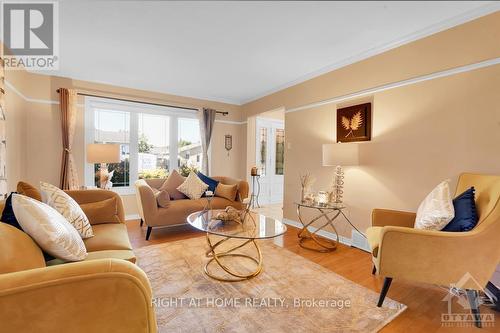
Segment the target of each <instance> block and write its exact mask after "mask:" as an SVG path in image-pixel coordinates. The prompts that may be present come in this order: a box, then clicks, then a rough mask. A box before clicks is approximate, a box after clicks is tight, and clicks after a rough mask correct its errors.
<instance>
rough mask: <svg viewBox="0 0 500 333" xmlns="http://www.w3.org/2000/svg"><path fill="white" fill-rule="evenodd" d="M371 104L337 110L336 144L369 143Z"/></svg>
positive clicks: (370, 134)
mask: <svg viewBox="0 0 500 333" xmlns="http://www.w3.org/2000/svg"><path fill="white" fill-rule="evenodd" d="M371 109H372V108H371V103H365V104H359V105H354V106H349V107H345V108H341V109H337V142H355V141H370V140H371V138H372V123H371V121H372V115H371V112H372V110H371Z"/></svg>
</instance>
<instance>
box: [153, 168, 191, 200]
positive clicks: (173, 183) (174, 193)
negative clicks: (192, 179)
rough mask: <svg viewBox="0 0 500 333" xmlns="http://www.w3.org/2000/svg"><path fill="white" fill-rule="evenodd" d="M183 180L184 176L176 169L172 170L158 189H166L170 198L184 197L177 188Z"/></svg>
mask: <svg viewBox="0 0 500 333" xmlns="http://www.w3.org/2000/svg"><path fill="white" fill-rule="evenodd" d="M185 180H186V178H184V177H182V176H181V174H180V173H178V172H177V170H172V171H171V172H170V174H169V175H168V178H167V180H165V182H164V183H163V185H162V186H161V187H160V188H159V190H160V191H163V190H166V191H167V192H168V193H169V194H170V199H172V200H179V199H186V196H185V195H184V194H183V193H182V192H180V191H178V190H177V188H178V187H179V186H181V185H182V183H184V181H185Z"/></svg>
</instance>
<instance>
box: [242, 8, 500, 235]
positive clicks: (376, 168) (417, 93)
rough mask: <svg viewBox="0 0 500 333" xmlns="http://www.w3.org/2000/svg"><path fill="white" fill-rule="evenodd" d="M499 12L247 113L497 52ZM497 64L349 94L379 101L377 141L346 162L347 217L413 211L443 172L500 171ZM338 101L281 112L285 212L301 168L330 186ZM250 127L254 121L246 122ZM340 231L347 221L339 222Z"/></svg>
mask: <svg viewBox="0 0 500 333" xmlns="http://www.w3.org/2000/svg"><path fill="white" fill-rule="evenodd" d="M498 40H500V12H499V13H495V14H492V15H489V16H486V17H483V18H480V19H478V20H475V21H472V22H469V23H467V24H464V25H461V26H458V27H455V28H453V29H450V30H447V31H444V32H441V33H438V34H435V35H432V36H430V37H427V38H424V39H422V40H419V41H416V42H413V43H411V44H407V45H404V46H401V47H399V48H397V49H393V50H391V51H388V52H386V53H383V54H380V55H378V56H375V57H372V58H369V59H366V60H364V61H361V62H358V63H355V64H352V65H350V66H346V67H344V68H341V69H338V70H336V71H332V72H330V73H327V74H325V75H322V76H320V77H317V78H314V79H311V80H309V81H306V82H304V83H301V84H298V85H296V86H293V87H290V88H287V89H285V90H282V91H279V92H277V93H274V94H272V95H269V96H266V97H263V98H261V99H259V100H257V101H254V102H251V103H248V104H246V105H244V106H243V109H244V112H245V114H246V116H247V117H249V119H251V118H252V117H253V116H254V115H256V114H258V113H260V112H263V111H266V110H270V109H274V108H278V107H285V108H286V109H288V110H289V109H292V108H296V107H299V106H304V105H307V104H310V103H315V102H319V101H324V100H328V99H332V98H335V97H339V96H344V95H348V94H352V93H356V92H359V91H362V90H365V89H371V88H375V87H378V86H381V85H384V84H389V83H394V82H398V81H401V80H406V79H410V78H414V77H418V76H422V75H427V74H431V73H434V72H438V71H442V70H446V69H450V68H454V67H457V66H463V65H467V64H471V63H476V62H481V61H484V60H488V59H494V58H497V57H500V43H498ZM499 86H500V66H499V65H497V66H492V67H487V68H483V69H478V70H474V71H470V72H467V73H462V74H456V75H453V76H449V77H445V78H439V79H433V80H430V81H426V82H421V83H418V84H413V85H410V86H406V87H400V88H395V89H391V90H388V91H385V92H381V93H375V94H372V95H369V96H366V97H364V98H363V99H362V100H355V101H347V102H346V103H343V105H342V106H344V105H346V104H356V103H358V102H364V101H366V100H368V101H371V102H372V103H373V139H372V141H371V142H366V143H361V144H360V154H361V157H360V159H361V161H360V162H361V165H360V166H358V167H351V168H346V179H345V180H346V185H345V195H344V198H345V202H346V203H347V205H348V215H349V216H350V217H351V219H352V221H353V223H355V224H356V225H358V226H359V227H360V228H361V230H364V229H366V228H367V227H368V226H369V225H370V212H371V210H372V209H373V208H375V207H384V208H392V209H402V210H413V211H414V210H415V209H416V208H417V206H418V204H419V203H420V201H421V200H422V199H423V198H424V197H425V195H426V194H427V193H428V192H429V191H430V190H431V189H432V188H433V187H434V186H435V185H436V184H437V183H438V182H440V181H441V180H443V179H447V178H450V179H452V181H453V182H455V181H456V178H457V176H458V174H459V173H460V172H464V171H472V172H484V173H493V174H500V155H499V154H498V146H499V145H500V134H499V133H500V103H499V102H500V94H498V87H499ZM336 108H337V106H336V105H334V104H328V105H324V106H322V107H316V108H311V109H307V110H304V111H298V112H289V113H286V116H285V128H286V142H287V146H288V147H291V148H289V149H287V150H286V153H285V202H284V216H285V218H288V219H292V220H297V216H296V212H295V207H294V205H293V202H294V201H295V200H297V199H299V196H300V185H299V179H298V174H299V173H300V172H302V173H303V172H306V171H309V172H311V173H313V174H314V175H315V176H316V178H317V182H316V184H315V190H321V189H326V190H327V189H328V188H329V186H330V184H331V180H332V176H333V169H332V168H328V167H322V166H321V145H322V144H323V143H330V142H334V140H335V135H336V134H335V127H336V124H335V123H336V120H335V114H336ZM248 126H249V128H250V126H251V125H250V122H249V124H248ZM337 225H338V226H339V231H340V233H341V235H343V236H346V237H350V236H351V228H347V226H346V224H345V223H342V222H341V223H338V224H337Z"/></svg>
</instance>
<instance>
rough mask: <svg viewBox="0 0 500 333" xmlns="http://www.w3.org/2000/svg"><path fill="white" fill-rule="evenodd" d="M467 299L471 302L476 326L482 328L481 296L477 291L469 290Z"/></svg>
mask: <svg viewBox="0 0 500 333" xmlns="http://www.w3.org/2000/svg"><path fill="white" fill-rule="evenodd" d="M467 299H468V300H469V305H470V311H471V313H472V315H473V316H474V324H475V325H476V327H477V328H481V326H482V325H481V316H480V314H479V294H478V292H477V290H471V289H467Z"/></svg>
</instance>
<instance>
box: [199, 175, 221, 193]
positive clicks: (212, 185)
mask: <svg viewBox="0 0 500 333" xmlns="http://www.w3.org/2000/svg"><path fill="white" fill-rule="evenodd" d="M198 177H200V179H201V180H202V181H203V182H204V183H205V184H207V185H208V191H212V192H213V193H215V188H216V187H217V185H219V182H218V181H216V180H215V179H213V178H210V177H208V176H205V175H204V174H202V173H201V172H199V171H198Z"/></svg>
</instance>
